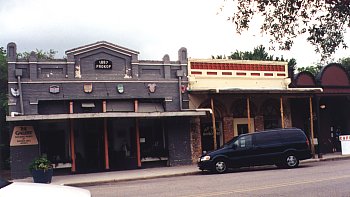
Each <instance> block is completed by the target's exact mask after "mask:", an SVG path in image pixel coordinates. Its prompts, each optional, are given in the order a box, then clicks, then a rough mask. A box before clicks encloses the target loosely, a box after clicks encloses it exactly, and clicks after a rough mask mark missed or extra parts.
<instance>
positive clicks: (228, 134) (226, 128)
mask: <svg viewBox="0 0 350 197" xmlns="http://www.w3.org/2000/svg"><path fill="white" fill-rule="evenodd" d="M223 132H224V143H226V142H227V141H229V140H231V139H232V138H233V135H234V133H233V118H232V117H224V118H223Z"/></svg>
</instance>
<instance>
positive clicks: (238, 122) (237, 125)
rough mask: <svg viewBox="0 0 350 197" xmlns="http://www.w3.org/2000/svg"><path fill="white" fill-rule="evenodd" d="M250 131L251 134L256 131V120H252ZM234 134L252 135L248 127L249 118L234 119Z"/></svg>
mask: <svg viewBox="0 0 350 197" xmlns="http://www.w3.org/2000/svg"><path fill="white" fill-rule="evenodd" d="M250 129H251V132H253V131H254V130H255V127H254V118H251V119H250ZM233 132H234V136H237V135H241V134H245V133H250V132H249V127H248V118H234V119H233Z"/></svg>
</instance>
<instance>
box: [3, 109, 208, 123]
mask: <svg viewBox="0 0 350 197" xmlns="http://www.w3.org/2000/svg"><path fill="white" fill-rule="evenodd" d="M205 115H206V112H204V111H180V112H104V113H79V114H78V113H77V114H48V115H18V116H13V117H11V116H6V121H26V120H62V119H88V118H149V117H174V116H205Z"/></svg>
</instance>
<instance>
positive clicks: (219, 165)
mask: <svg viewBox="0 0 350 197" xmlns="http://www.w3.org/2000/svg"><path fill="white" fill-rule="evenodd" d="M214 171H215V172H217V173H220V174H221V173H224V172H226V171H227V163H226V162H225V160H223V159H218V160H216V161H215V163H214Z"/></svg>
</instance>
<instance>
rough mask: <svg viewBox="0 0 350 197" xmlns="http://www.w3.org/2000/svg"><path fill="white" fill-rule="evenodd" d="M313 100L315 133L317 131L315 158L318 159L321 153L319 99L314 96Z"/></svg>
mask: <svg viewBox="0 0 350 197" xmlns="http://www.w3.org/2000/svg"><path fill="white" fill-rule="evenodd" d="M315 99H316V117H317V119H316V122H317V123H316V124H317V125H316V131H317V154H318V155H317V157H318V158H322V152H321V144H322V143H321V141H322V139H321V136H320V130H321V128H320V119H321V116H320V97H318V96H315Z"/></svg>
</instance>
